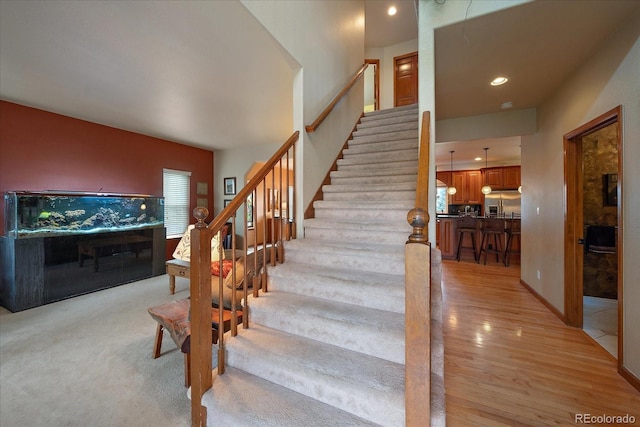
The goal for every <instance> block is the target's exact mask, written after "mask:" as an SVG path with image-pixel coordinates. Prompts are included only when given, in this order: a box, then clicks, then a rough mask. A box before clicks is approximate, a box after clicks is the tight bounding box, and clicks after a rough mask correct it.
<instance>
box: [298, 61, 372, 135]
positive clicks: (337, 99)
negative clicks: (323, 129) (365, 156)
mask: <svg viewBox="0 0 640 427" xmlns="http://www.w3.org/2000/svg"><path fill="white" fill-rule="evenodd" d="M368 66H369V64H367V63H365V64H364V65H363V66H362V68H360V69H359V70H358V71H357V72H356V73H355V74H354V75H353V77H351V80H349V82H348V83H347V84H346V85H345V86H344V88H342V90H341V91H340V93H339V94H338V95H336V97H335V98H333V100H332V101H331V102H330V103H329V105H328V106H327V108H325V109H324V111H323V112H322V113H320V115H319V116H318V118H317V119H315V120H314V121H313V123H311V124H310V125H307V126H305V130H306V131H307V132H309V133H312V132H315V131H316V130H317V129H318V127H320V125H321V124H322V122H323V121H324V120H325V119H326V118H327V117H328V116H329V114H331V112H332V111H333V109H334V108H335V106H336V105H338V102H340V100H341V99H342V98H343V97H344V96H345V95H346V94H347V92H349V90H350V89H351V88H352V87H353V85H354V84H356V82H357V81H358V79H359V78H360V77H362V75H363V74H364V70H366V69H367V67H368Z"/></svg>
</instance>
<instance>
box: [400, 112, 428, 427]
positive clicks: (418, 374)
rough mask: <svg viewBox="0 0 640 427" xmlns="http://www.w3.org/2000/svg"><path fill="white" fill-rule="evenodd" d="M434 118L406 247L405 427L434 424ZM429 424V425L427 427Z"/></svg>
mask: <svg viewBox="0 0 640 427" xmlns="http://www.w3.org/2000/svg"><path fill="white" fill-rule="evenodd" d="M430 121H431V114H430V113H429V112H428V111H425V112H424V113H423V115H422V133H421V135H420V153H419V160H418V178H417V180H418V182H417V187H416V203H415V208H414V209H412V210H411V211H410V212H409V214H408V215H407V221H408V222H409V224H410V225H411V226H412V227H413V233H412V234H411V235H410V236H409V238H408V241H407V244H406V245H405V411H406V413H405V415H406V418H405V420H406V421H405V425H406V426H407V427H414V426H416V427H417V426H423V425H430V424H431V245H430V244H429V241H428V233H427V228H428V227H427V225H428V223H429V214H428V213H427V209H428V205H429V144H430V142H429V140H430V136H431V134H430ZM425 420H427V421H426V424H425Z"/></svg>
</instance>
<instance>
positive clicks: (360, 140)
mask: <svg viewBox="0 0 640 427" xmlns="http://www.w3.org/2000/svg"><path fill="white" fill-rule="evenodd" d="M417 138H418V130H417V129H415V130H403V131H399V132H388V133H378V134H374V135H365V136H355V135H354V137H353V139H351V140H350V141H349V146H351V145H357V144H369V143H371V142H389V141H398V140H401V139H417Z"/></svg>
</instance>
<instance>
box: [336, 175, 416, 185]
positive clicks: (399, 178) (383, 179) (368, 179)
mask: <svg viewBox="0 0 640 427" xmlns="http://www.w3.org/2000/svg"><path fill="white" fill-rule="evenodd" d="M416 179H417V177H416V175H413V174H412V175H389V176H363V177H349V178H342V177H334V176H333V175H332V176H331V184H335V185H348V184H397V183H410V184H415V182H416Z"/></svg>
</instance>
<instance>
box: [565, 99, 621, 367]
mask: <svg viewBox="0 0 640 427" xmlns="http://www.w3.org/2000/svg"><path fill="white" fill-rule="evenodd" d="M621 120H622V117H621V107H616V108H614V109H613V110H611V111H608V112H606V113H604V114H602V115H601V116H599V117H597V118H595V119H593V120H592V121H590V122H588V123H585V124H584V125H582V126H580V127H579V128H577V129H575V130H573V131H571V132H569V133H568V134H566V135H565V136H564V172H565V177H564V180H565V189H566V192H565V248H564V249H565V251H564V252H565V272H564V277H565V320H566V323H567V324H569V325H571V326H575V327H579V328H583V327H584V328H585V329H586V328H587V327H589V328H592V327H593V325H592V324H591V320H592V319H590V318H589V317H588V318H587V320H588V322H586V323H588V324H587V325H585V312H586V313H587V315H588V316H589V315H591V314H593V313H594V312H595V313H596V314H597V313H599V312H603V311H604V310H606V309H607V308H609V312H608V314H600V315H599V316H600V317H603V316H609V317H610V316H611V315H612V314H611V311H610V308H611V307H613V308H615V309H616V311H617V313H613V316H614V320H615V321H616V323H617V325H615V327H614V328H615V331H607V332H610V333H611V334H612V335H613V334H614V333H617V338H616V339H615V340H616V341H617V343H616V344H614V351H611V350H610V352H612V353H617V357H618V366H619V367H621V366H622V346H623V340H622V336H623V335H622V323H621V322H620V319H621V316H622V307H623V304H622V298H623V295H622V271H621V269H620V266H621V265H622V264H621V260H622V244H621V243H622V239H621V238H620V236H622V221H621V212H622V209H621V207H622V200H621V194H622V191H621V189H622V179H621V177H622V161H621V154H622V138H621V133H620V128H621ZM600 302H602V303H604V305H601V304H600ZM594 304H595V307H594ZM600 320H602V319H600ZM592 336H593V335H592ZM594 339H595V337H594ZM596 341H598V339H596ZM601 345H603V344H601ZM616 346H617V348H615V347H616ZM603 347H605V348H607V346H605V345H603ZM616 350H617V351H616Z"/></svg>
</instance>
